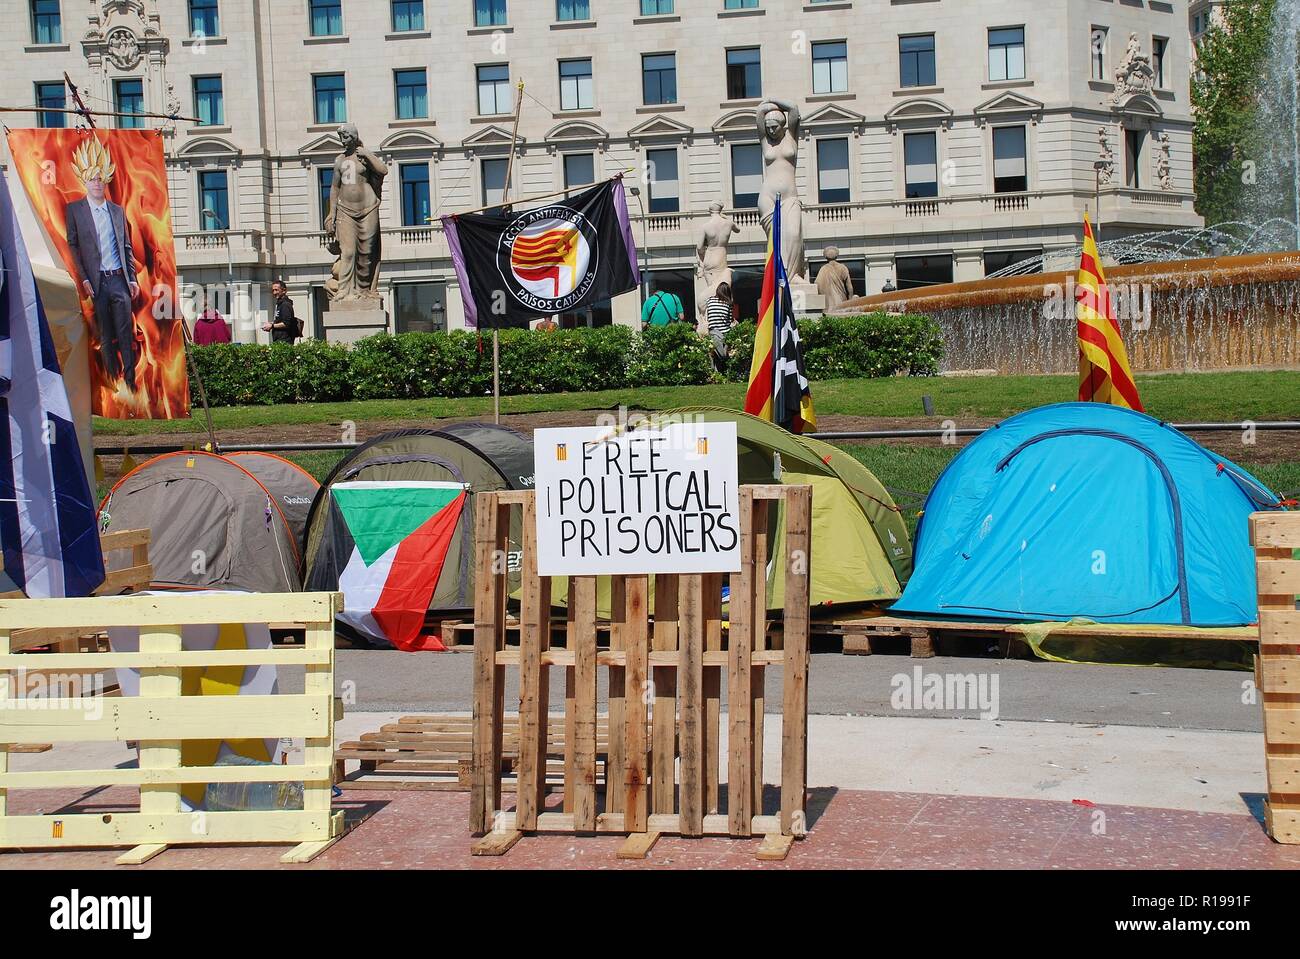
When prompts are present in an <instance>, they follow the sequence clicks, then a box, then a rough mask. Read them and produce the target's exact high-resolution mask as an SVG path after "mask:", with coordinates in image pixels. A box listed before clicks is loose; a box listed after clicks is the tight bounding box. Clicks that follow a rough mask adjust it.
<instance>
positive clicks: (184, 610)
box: [0, 593, 338, 630]
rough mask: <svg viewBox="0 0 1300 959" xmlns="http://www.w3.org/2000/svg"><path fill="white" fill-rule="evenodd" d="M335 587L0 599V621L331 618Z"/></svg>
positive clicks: (68, 623) (81, 623) (98, 625)
mask: <svg viewBox="0 0 1300 959" xmlns="http://www.w3.org/2000/svg"><path fill="white" fill-rule="evenodd" d="M336 595H338V594H335V593H247V594H242V595H229V594H223V595H219V596H211V595H190V594H176V595H157V594H155V595H149V596H95V597H91V598H88V599H85V598H79V599H0V627H2V628H4V629H10V630H13V629H18V628H20V627H33V628H36V627H50V628H56V629H57V628H65V627H94V628H95V629H107V628H108V627H110V626H139V625H141V624H152V623H170V624H173V625H177V626H190V625H196V624H198V625H204V624H209V623H217V624H224V623H272V622H279V621H281V620H293V621H295V622H303V623H323V622H328V621H330V620H332V619H333V618H334V608H335V596H336Z"/></svg>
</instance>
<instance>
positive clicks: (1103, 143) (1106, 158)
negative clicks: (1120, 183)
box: [1094, 127, 1115, 186]
mask: <svg viewBox="0 0 1300 959" xmlns="http://www.w3.org/2000/svg"><path fill="white" fill-rule="evenodd" d="M1097 144H1098V150H1097V162H1096V163H1095V164H1094V166H1095V167H1096V169H1097V180H1098V182H1099V183H1100V184H1101V185H1102V186H1109V185H1110V181H1111V179H1112V178H1113V177H1114V176H1115V152H1114V151H1113V150H1111V148H1110V138H1109V137H1108V136H1107V135H1106V128H1105V127H1097Z"/></svg>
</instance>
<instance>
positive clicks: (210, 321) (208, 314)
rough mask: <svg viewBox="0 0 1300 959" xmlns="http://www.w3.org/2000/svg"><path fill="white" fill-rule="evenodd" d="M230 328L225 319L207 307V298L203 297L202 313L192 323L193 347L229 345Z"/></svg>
mask: <svg viewBox="0 0 1300 959" xmlns="http://www.w3.org/2000/svg"><path fill="white" fill-rule="evenodd" d="M229 342H230V327H229V326H228V325H227V323H226V318H225V317H224V316H222V315H221V313H220V312H219V311H217V310H214V309H213V308H212V307H210V306H208V298H207V296H206V295H204V297H203V312H202V313H200V314H199V316H198V319H196V320H195V321H194V345H195V346H208V345H210V344H212V343H229Z"/></svg>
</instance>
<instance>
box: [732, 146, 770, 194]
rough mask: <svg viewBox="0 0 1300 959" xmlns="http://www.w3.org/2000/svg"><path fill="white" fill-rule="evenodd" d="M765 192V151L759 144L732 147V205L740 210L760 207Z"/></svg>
mask: <svg viewBox="0 0 1300 959" xmlns="http://www.w3.org/2000/svg"><path fill="white" fill-rule="evenodd" d="M762 190H763V149H762V147H760V146H759V145H758V144H757V143H736V144H734V145H733V146H732V147H731V203H732V206H734V207H735V208H736V209H738V210H745V209H750V208H752V207H756V206H758V194H759V193H760V192H762Z"/></svg>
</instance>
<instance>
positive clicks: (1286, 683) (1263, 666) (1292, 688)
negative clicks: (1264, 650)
mask: <svg viewBox="0 0 1300 959" xmlns="http://www.w3.org/2000/svg"><path fill="white" fill-rule="evenodd" d="M1297 639H1298V641H1300V635H1298V637H1297ZM1256 663H1257V671H1256V674H1255V676H1256V679H1255V684H1256V685H1257V686H1258V687H1259V688H1260V690H1261V691H1265V690H1266V691H1267V692H1269V693H1300V656H1279V655H1276V654H1265V655H1261V656H1257V657H1256Z"/></svg>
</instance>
